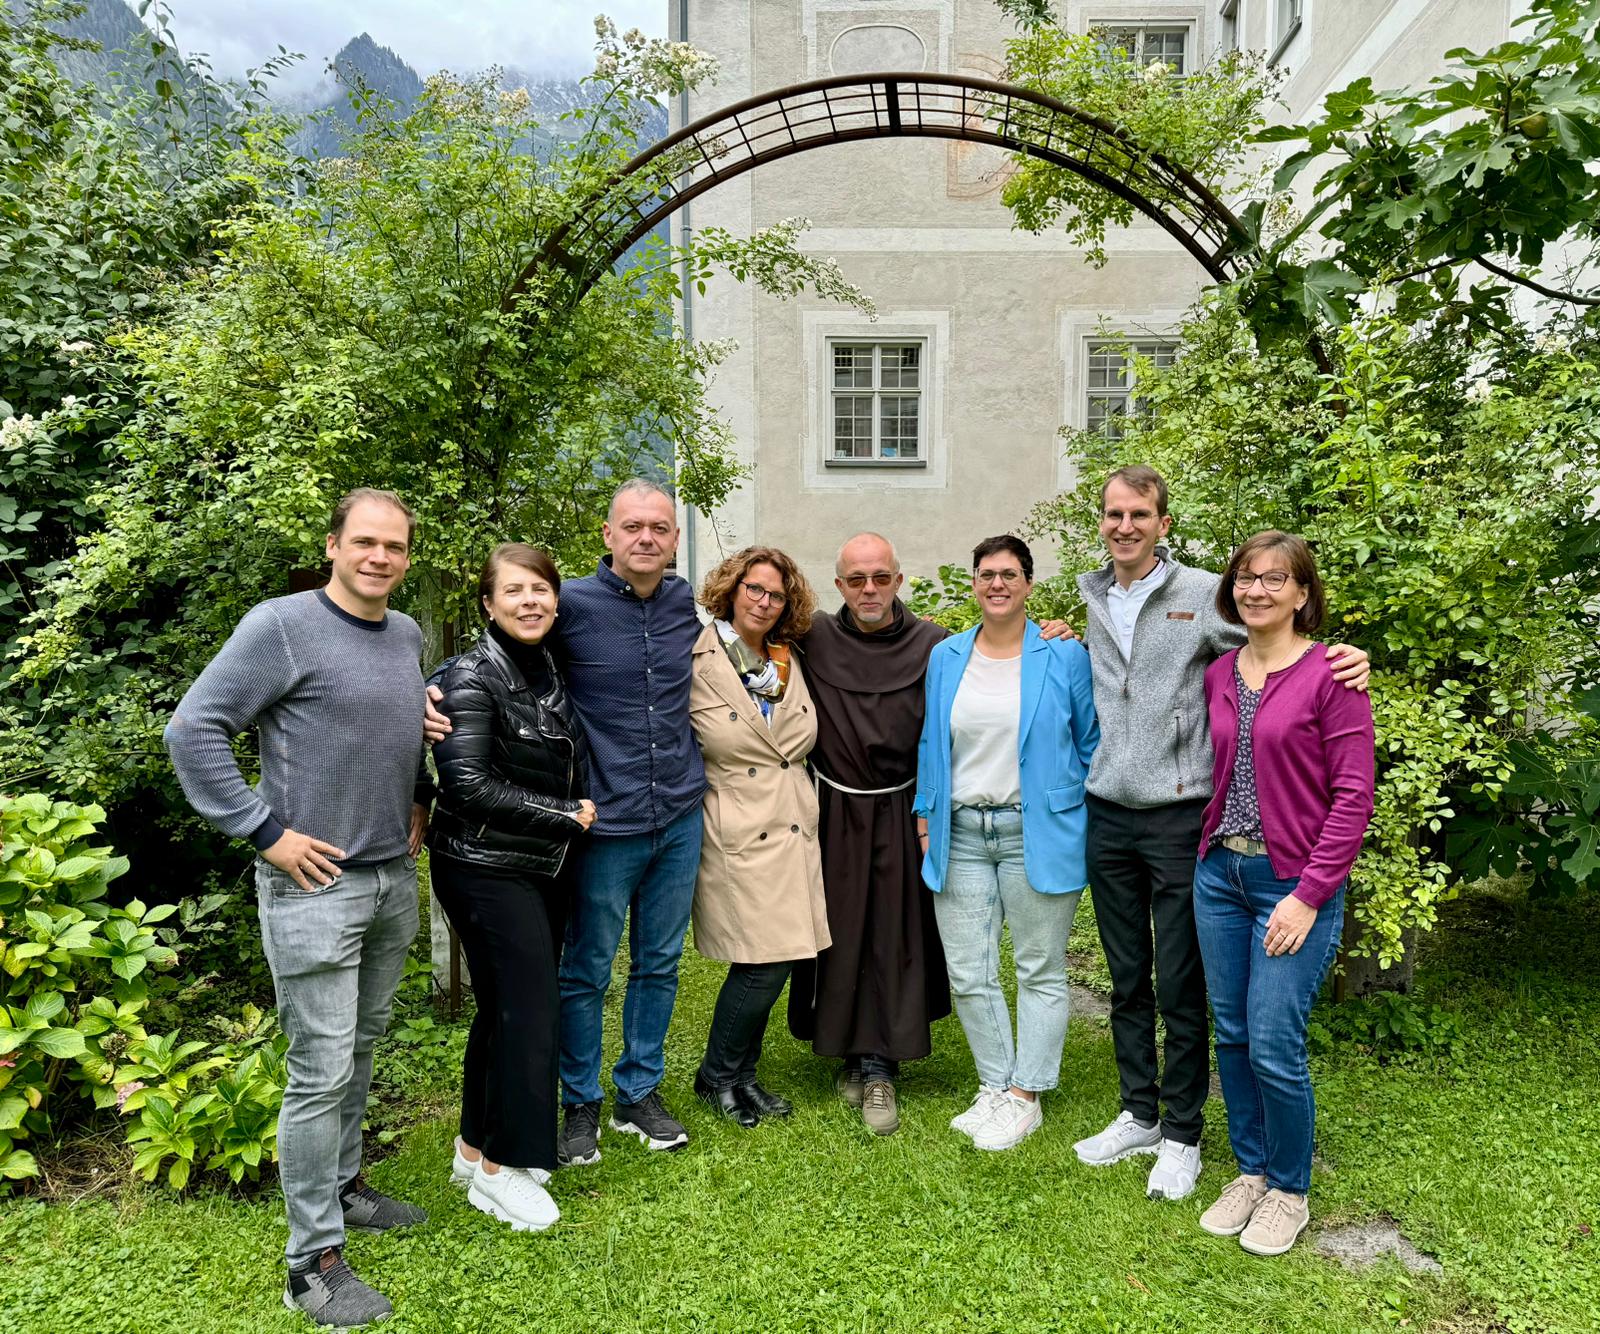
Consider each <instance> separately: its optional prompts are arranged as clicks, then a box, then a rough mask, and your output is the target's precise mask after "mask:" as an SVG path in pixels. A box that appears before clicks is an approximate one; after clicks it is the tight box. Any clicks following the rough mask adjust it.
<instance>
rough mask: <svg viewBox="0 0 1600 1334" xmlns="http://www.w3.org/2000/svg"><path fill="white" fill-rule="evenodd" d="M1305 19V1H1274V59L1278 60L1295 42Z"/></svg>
mask: <svg viewBox="0 0 1600 1334" xmlns="http://www.w3.org/2000/svg"><path fill="white" fill-rule="evenodd" d="M1304 19H1305V0H1273V11H1272V39H1273V49H1272V59H1273V60H1277V59H1278V57H1279V56H1281V55H1282V54H1283V52H1284V49H1285V48H1286V47H1287V46H1288V45H1289V43H1290V42H1292V41H1293V40H1294V36H1295V34H1296V33H1297V32H1299V31H1300V24H1301V22H1302V21H1303V20H1304Z"/></svg>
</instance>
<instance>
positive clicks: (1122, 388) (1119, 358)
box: [1084, 340, 1178, 440]
mask: <svg viewBox="0 0 1600 1334" xmlns="http://www.w3.org/2000/svg"><path fill="white" fill-rule="evenodd" d="M1136 357H1137V358H1140V359H1142V360H1144V361H1148V362H1149V363H1150V364H1151V365H1152V366H1154V367H1155V368H1156V369H1157V370H1164V369H1166V368H1167V367H1168V366H1170V365H1172V363H1173V362H1175V361H1176V360H1177V359H1178V345H1177V344H1176V343H1169V342H1157V341H1155V340H1141V341H1139V342H1123V341H1120V340H1115V341H1113V340H1099V341H1096V342H1093V343H1090V344H1089V386H1088V395H1089V401H1088V411H1087V413H1086V414H1085V418H1084V425H1085V426H1087V427H1088V429H1089V430H1091V431H1094V432H1097V433H1098V434H1100V435H1104V436H1106V437H1108V438H1109V439H1112V440H1119V439H1121V438H1122V418H1124V417H1126V416H1127V415H1128V414H1129V413H1130V412H1132V413H1142V412H1144V411H1146V407H1145V404H1144V403H1142V402H1140V400H1139V399H1138V397H1137V396H1136V394H1135V385H1134V359H1135V358H1136Z"/></svg>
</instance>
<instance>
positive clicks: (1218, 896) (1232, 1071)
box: [1194, 848, 1344, 1195]
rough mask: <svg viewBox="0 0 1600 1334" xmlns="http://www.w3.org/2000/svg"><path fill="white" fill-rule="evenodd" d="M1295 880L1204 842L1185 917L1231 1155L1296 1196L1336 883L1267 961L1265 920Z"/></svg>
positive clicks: (1305, 1157) (1336, 906) (1307, 1156)
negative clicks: (1313, 1028) (1309, 1049)
mask: <svg viewBox="0 0 1600 1334" xmlns="http://www.w3.org/2000/svg"><path fill="white" fill-rule="evenodd" d="M1299 883H1300V881H1299V878H1298V877H1291V878H1290V879H1287V880H1279V879H1278V878H1277V877H1276V876H1275V875H1273V873H1272V863H1271V862H1270V861H1269V860H1268V859H1267V858H1266V857H1244V856H1241V855H1240V854H1239V853H1237V852H1229V851H1227V850H1226V849H1225V848H1212V849H1211V851H1210V852H1209V853H1207V854H1206V856H1205V859H1204V860H1203V861H1201V863H1200V864H1199V866H1198V867H1196V869H1195V877H1194V922H1195V929H1196V930H1197V931H1198V933H1199V936H1200V954H1201V957H1202V958H1203V959H1204V960H1205V965H1206V987H1207V989H1208V990H1209V991H1210V993H1211V1012H1212V1014H1213V1016H1214V1017H1215V1019H1216V1031H1217V1073H1218V1074H1219V1075H1220V1076H1221V1078H1222V1099H1223V1101H1224V1103H1226V1104H1227V1108H1228V1138H1229V1140H1230V1141H1232V1143H1233V1156H1234V1157H1235V1158H1237V1159H1238V1160H1239V1170H1240V1171H1241V1172H1243V1173H1245V1174H1246V1175H1248V1176H1264V1177H1266V1179H1267V1185H1268V1186H1271V1187H1273V1188H1274V1189H1276V1190H1285V1191H1289V1192H1291V1193H1292V1194H1295V1195H1304V1194H1305V1193H1306V1191H1307V1190H1309V1189H1310V1187H1311V1137H1312V1130H1313V1126H1314V1123H1315V1120H1316V1101H1315V1099H1314V1098H1313V1096H1312V1093H1311V1072H1310V1069H1309V1068H1308V1066H1307V1064H1306V1022H1307V1020H1308V1019H1309V1018H1310V1016H1311V1003H1312V1002H1313V1001H1314V1000H1315V999H1316V998H1317V991H1318V990H1319V989H1320V988H1321V986H1322V979H1323V978H1324V977H1325V976H1327V972H1328V966H1329V965H1330V964H1331V963H1332V962H1333V956H1334V954H1335V953H1337V951H1338V949H1339V936H1340V928H1341V927H1342V926H1343V924H1344V886H1343V885H1341V886H1340V887H1339V892H1338V893H1337V894H1335V895H1334V896H1333V898H1331V899H1329V900H1328V902H1327V903H1325V904H1323V905H1322V908H1321V910H1320V911H1318V913H1317V920H1316V921H1315V922H1314V923H1313V924H1312V927H1311V931H1310V933H1309V934H1308V935H1307V936H1306V939H1305V943H1304V944H1302V945H1301V946H1300V948H1299V950H1297V951H1296V952H1295V953H1293V954H1279V955H1276V956H1270V957H1269V956H1268V954H1267V952H1266V945H1265V941H1266V931H1267V919H1268V918H1270V917H1271V916H1272V910H1273V909H1274V908H1275V907H1276V906H1277V904H1278V900H1279V899H1281V898H1283V897H1284V896H1285V895H1286V894H1290V893H1292V892H1293V891H1294V888H1295V886H1296V885H1298V884H1299Z"/></svg>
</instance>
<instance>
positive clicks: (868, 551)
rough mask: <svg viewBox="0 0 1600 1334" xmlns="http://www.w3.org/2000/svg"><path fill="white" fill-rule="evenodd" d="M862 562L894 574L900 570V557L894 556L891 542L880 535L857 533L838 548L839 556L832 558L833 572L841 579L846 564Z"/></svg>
mask: <svg viewBox="0 0 1600 1334" xmlns="http://www.w3.org/2000/svg"><path fill="white" fill-rule="evenodd" d="M863 561H866V562H868V563H875V564H877V565H879V566H882V567H883V568H885V569H889V570H894V571H895V572H896V573H898V572H899V570H900V557H899V556H897V555H895V550H894V543H893V542H891V541H890V540H889V539H888V538H887V537H884V536H883V535H882V534H881V533H857V534H856V535H855V536H854V537H851V538H846V539H845V543H844V545H843V546H842V547H840V548H839V554H838V555H837V556H835V557H834V558H833V572H834V574H836V575H837V576H838V577H839V578H841V579H842V578H844V572H845V565H846V564H847V563H854V564H860V563H861V562H863Z"/></svg>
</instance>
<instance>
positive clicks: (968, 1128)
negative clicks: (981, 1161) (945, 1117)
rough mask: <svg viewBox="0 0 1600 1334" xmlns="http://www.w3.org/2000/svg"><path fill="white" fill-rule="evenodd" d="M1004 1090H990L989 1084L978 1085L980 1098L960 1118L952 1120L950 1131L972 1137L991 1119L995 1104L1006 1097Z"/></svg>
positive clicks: (955, 1117) (954, 1117)
mask: <svg viewBox="0 0 1600 1334" xmlns="http://www.w3.org/2000/svg"><path fill="white" fill-rule="evenodd" d="M1005 1095H1006V1091H1005V1090H1004V1089H997V1088H990V1087H989V1085H987V1084H979V1085H978V1096H977V1097H975V1098H974V1099H973V1100H972V1106H970V1107H969V1108H967V1110H966V1111H964V1112H962V1113H961V1114H960V1115H958V1116H953V1117H951V1118H950V1129H951V1130H959V1131H960V1132H961V1133H962V1134H963V1135H970V1134H971V1133H972V1132H973V1131H974V1130H976V1129H977V1128H978V1127H979V1126H981V1125H982V1124H983V1123H984V1122H985V1121H987V1120H988V1119H989V1117H990V1114H991V1113H993V1111H994V1108H995V1103H996V1102H998V1101H999V1100H1000V1099H1001V1098H1003V1097H1005Z"/></svg>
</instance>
